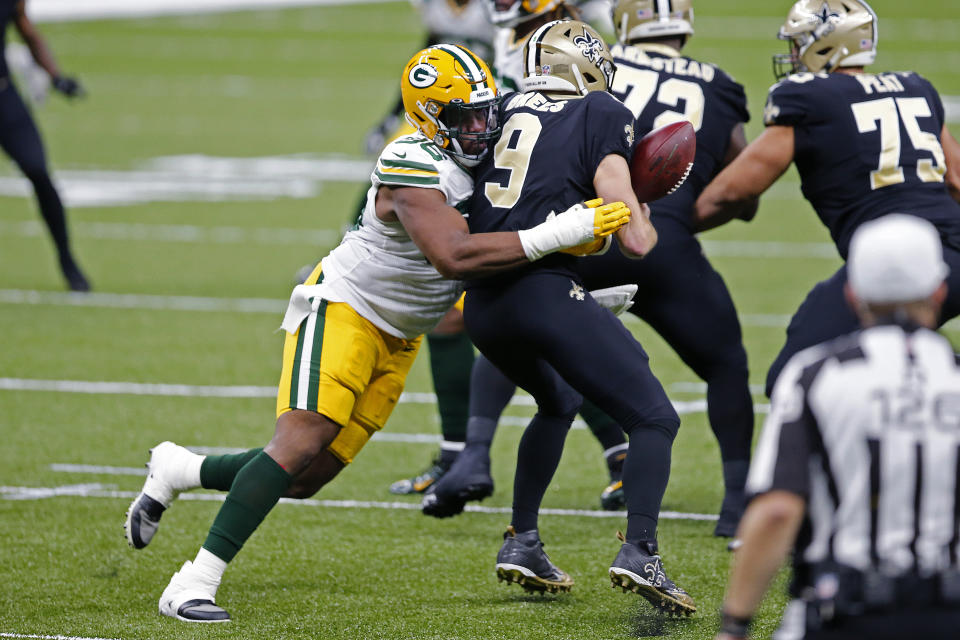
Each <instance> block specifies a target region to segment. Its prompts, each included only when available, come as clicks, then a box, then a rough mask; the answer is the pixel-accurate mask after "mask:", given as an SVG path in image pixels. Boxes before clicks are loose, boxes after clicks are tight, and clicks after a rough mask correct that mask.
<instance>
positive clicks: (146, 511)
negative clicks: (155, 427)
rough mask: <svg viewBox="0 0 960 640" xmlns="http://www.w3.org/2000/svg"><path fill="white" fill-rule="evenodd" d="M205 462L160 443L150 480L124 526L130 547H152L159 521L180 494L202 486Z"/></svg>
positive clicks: (153, 455)
mask: <svg viewBox="0 0 960 640" xmlns="http://www.w3.org/2000/svg"><path fill="white" fill-rule="evenodd" d="M203 458H204V456H199V455H197V454H195V453H193V452H191V451H189V450H187V449H185V448H184V447H181V446H179V445H176V444H174V443H172V442H161V443H160V444H158V445H157V446H155V447H154V448H153V449H151V450H150V462H148V463H147V480H146V482H144V483H143V489H141V490H140V493H139V494H138V495H137V497H136V498H134V500H133V502H132V503H130V508H129V509H127V519H126V521H125V522H124V523H123V528H124V532H125V535H126V538H127V542H128V543H129V544H130V546H131V547H133V548H134V549H143V548H144V547H145V546H147V545H148V544H150V541H151V540H152V539H153V536H154V535H155V534H156V533H157V529H158V528H159V527H160V517H161V516H162V515H163V512H164V511H166V509H167V508H168V507H169V506H170V504H171V503H172V502H173V501H174V499H176V497H177V495H178V494H179V493H180V491H181V490H183V489H190V488H193V487H196V486H198V485H199V484H200V465H201V464H202V463H203Z"/></svg>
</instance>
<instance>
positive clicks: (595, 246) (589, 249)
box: [560, 236, 613, 258]
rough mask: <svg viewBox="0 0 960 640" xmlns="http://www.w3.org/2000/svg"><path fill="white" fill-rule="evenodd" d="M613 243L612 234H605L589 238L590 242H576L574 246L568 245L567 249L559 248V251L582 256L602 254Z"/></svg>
mask: <svg viewBox="0 0 960 640" xmlns="http://www.w3.org/2000/svg"><path fill="white" fill-rule="evenodd" d="M612 243H613V236H606V237H603V238H597V239H596V240H591V241H590V242H584V243H583V244H578V245H577V246H575V247H570V248H569V249H560V253H569V254H570V255H572V256H577V257H578V258H582V257H584V256H602V255H603V254H605V253H606V252H607V251H608V250H609V249H610V245H611V244H612Z"/></svg>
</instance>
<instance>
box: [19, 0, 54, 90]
mask: <svg viewBox="0 0 960 640" xmlns="http://www.w3.org/2000/svg"><path fill="white" fill-rule="evenodd" d="M13 24H14V25H16V27H17V31H19V32H20V36H21V37H22V38H23V41H24V42H25V43H26V45H27V47H29V49H30V53H31V54H32V55H33V59H34V60H36V61H37V64H39V65H40V66H41V67H43V69H44V70H45V71H46V72H47V73H49V74H50V77H51V78H59V77H60V68H59V67H58V66H57V62H56V60H54V58H53V53H51V52H50V47H48V46H47V43H46V41H45V40H44V39H43V36H41V35H40V32H39V31H37V28H36V27H35V26H33V23H32V22H31V21H30V18H28V17H27V0H20V1H19V2H17V4H16V5H15V6H14V8H13Z"/></svg>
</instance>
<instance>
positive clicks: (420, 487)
mask: <svg viewBox="0 0 960 640" xmlns="http://www.w3.org/2000/svg"><path fill="white" fill-rule="evenodd" d="M451 464H452V462H444V461H443V460H442V459H441V457H440V455H437V457H436V458H434V459H433V462H431V463H430V466H429V467H427V469H426V470H424V471H423V472H422V473H420V474H419V475H416V476H414V477H413V478H404V479H403V480H397V481H396V482H394V483H393V484H391V485H390V493H395V494H397V495H410V494H411V493H423V492H424V491H426V490H427V489H429V488H430V487H431V485H433V483H434V482H436V481H437V480H439V479H440V478H442V477H443V476H444V474H445V473H446V472H447V471H449V470H450V465H451Z"/></svg>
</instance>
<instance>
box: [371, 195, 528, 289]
mask: <svg viewBox="0 0 960 640" xmlns="http://www.w3.org/2000/svg"><path fill="white" fill-rule="evenodd" d="M391 209H392V210H393V212H394V213H396V216H397V218H398V219H399V220H400V223H401V224H402V225H403V228H404V229H406V230H407V233H409V234H410V238H411V239H413V241H414V242H415V243H416V245H417V246H418V247H419V248H420V250H421V251H422V252H423V255H424V256H426V258H427V260H429V261H430V264H432V265H433V266H434V268H435V269H436V270H437V271H439V272H440V275H442V276H443V277H444V278H451V279H455V280H462V279H464V278H476V277H482V276H486V275H490V274H492V273H496V272H498V271H505V270H507V269H513V268H515V267H519V266H521V265H523V264H528V263H529V261H528V260H527V256H526V254H525V253H524V251H523V245H522V243H521V242H520V236H519V234H518V233H517V232H516V231H501V232H496V233H476V234H471V233H470V229H469V227H467V222H466V220H464V219H463V216H462V215H460V212H459V211H457V210H456V209H454V208H453V207H451V206H450V205H448V204H447V201H446V198H445V197H444V195H443V193H442V192H441V191H439V190H437V189H420V188H417V187H400V188H389V187H381V188H380V191H379V193H378V194H377V211H378V214H379V212H380V211H389V210H391Z"/></svg>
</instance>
